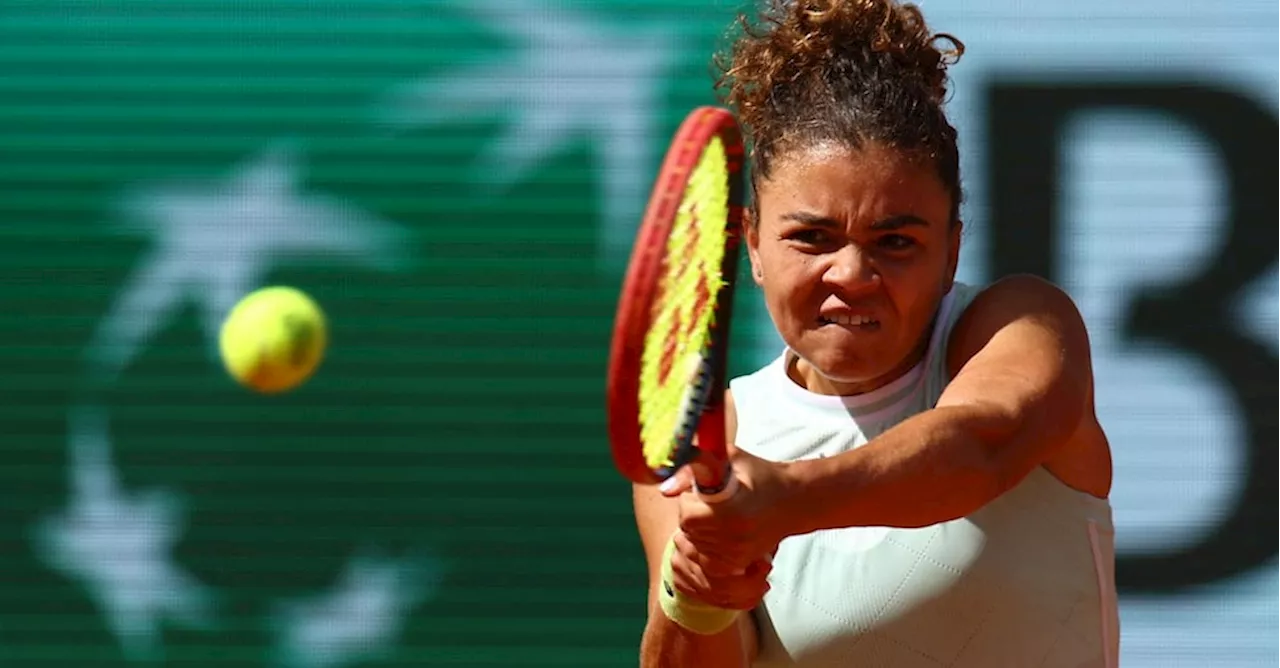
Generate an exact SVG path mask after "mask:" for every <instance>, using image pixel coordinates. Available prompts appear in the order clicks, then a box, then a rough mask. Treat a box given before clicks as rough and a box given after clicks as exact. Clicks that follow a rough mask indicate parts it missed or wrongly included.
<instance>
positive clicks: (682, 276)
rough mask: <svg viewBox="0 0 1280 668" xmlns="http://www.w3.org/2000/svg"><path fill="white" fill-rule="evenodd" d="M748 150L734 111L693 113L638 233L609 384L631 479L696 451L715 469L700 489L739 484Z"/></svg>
mask: <svg viewBox="0 0 1280 668" xmlns="http://www.w3.org/2000/svg"><path fill="white" fill-rule="evenodd" d="M743 158H744V147H743V141H742V133H741V130H740V129H739V127H738V124H737V122H736V121H735V120H734V118H733V115H732V114H731V113H730V112H728V111H727V110H724V109H720V108H717V107H699V108H697V109H695V110H694V111H693V112H691V113H690V114H689V115H688V116H687V117H686V118H685V120H684V122H683V123H681V125H680V128H679V129H678V130H677V131H676V134H675V137H674V138H673V139H672V141H671V144H670V147H669V148H668V150H667V155H666V158H665V159H664V161H663V163H662V168H661V170H660V171H659V172H658V178H657V180H656V182H655V183H654V187H653V193H652V195H651V196H650V198H649V204H648V207H647V209H646V211H645V215H644V219H643V221H642V223H641V225H640V230H639V232H638V233H637V236H636V241H635V245H634V247H633V249H632V254H631V261H630V264H629V265H628V267H627V273H626V277H625V279H624V281H623V285H622V294H621V298H620V299H619V302H618V311H617V315H616V317H615V320H614V329H613V340H612V345H611V349H610V357H609V372H608V374H609V376H608V388H607V401H608V428H609V439H610V445H611V448H612V450H613V459H614V464H615V465H616V466H617V469H618V471H619V472H621V473H622V475H623V476H625V477H627V478H629V479H630V480H631V481H633V482H636V483H640V484H657V483H660V482H662V481H663V480H665V479H667V478H668V477H670V476H671V475H672V474H674V473H675V472H676V471H678V470H679V469H680V467H682V466H685V465H686V464H689V463H690V462H692V461H694V460H695V459H698V460H701V461H702V462H703V463H705V464H706V470H711V471H713V472H714V473H713V474H712V476H711V477H709V478H708V477H707V476H706V474H704V475H703V476H700V477H699V480H698V488H699V491H700V492H701V493H703V494H704V495H709V496H716V495H718V494H727V493H731V491H732V490H730V489H726V486H728V485H729V483H731V482H732V481H733V478H732V477H731V476H730V475H729V461H728V456H727V453H726V443H725V424H724V420H725V416H724V385H725V368H726V360H727V354H728V343H729V320H730V311H731V307H732V305H733V289H734V275H735V272H736V270H737V265H738V255H739V246H740V239H741V229H742V227H741V226H742V204H743ZM695 435H696V437H697V438H696V439H695ZM695 441H696V445H695Z"/></svg>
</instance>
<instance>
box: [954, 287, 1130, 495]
mask: <svg viewBox="0 0 1280 668" xmlns="http://www.w3.org/2000/svg"><path fill="white" fill-rule="evenodd" d="M947 370H948V375H949V376H950V377H951V378H952V382H951V383H950V384H949V385H948V388H947V390H946V391H945V392H944V398H943V399H940V402H939V403H943V402H944V401H946V402H960V403H962V402H964V401H975V400H976V401H988V402H991V401H995V402H999V403H1000V404H1001V405H1004V406H1008V407H1012V408H1013V409H1014V410H1015V411H1019V412H1021V413H1022V414H1023V415H1025V416H1027V419H1028V420H1029V421H1030V422H1029V424H1031V425H1033V426H1034V431H1036V432H1037V433H1038V434H1040V435H1041V436H1042V437H1043V438H1045V439H1048V440H1050V441H1053V442H1056V443H1057V445H1056V446H1053V447H1049V448H1046V449H1045V451H1044V455H1043V457H1044V458H1043V460H1042V461H1041V463H1042V464H1043V465H1044V467H1045V468H1046V469H1048V470H1049V472H1050V473H1052V474H1054V475H1055V476H1056V477H1057V478H1058V479H1059V480H1061V481H1062V482H1063V483H1065V484H1067V485H1068V486H1070V487H1072V488H1074V489H1076V490H1079V491H1082V492H1086V493H1089V494H1092V495H1094V496H1097V497H1100V498H1105V497H1106V496H1107V495H1108V494H1109V492H1110V489H1111V479H1112V462H1111V448H1110V444H1109V443H1108V441H1107V437H1106V434H1105V433H1104V432H1103V430H1102V426H1101V425H1100V424H1099V422H1098V418H1097V413H1096V411H1095V407H1094V388H1093V382H1094V379H1093V363H1092V355H1091V352H1090V346H1089V335H1088V331H1087V329H1086V328H1085V323H1084V319H1083V317H1081V315H1080V311H1079V309H1078V308H1077V307H1076V304H1075V302H1074V301H1073V300H1072V299H1071V297H1070V295H1068V294H1067V293H1066V291H1064V290H1063V289H1062V288H1060V287H1058V286H1056V285H1054V284H1053V283H1050V282H1048V281H1046V280H1044V279H1041V278H1038V277H1036V276H1028V275H1017V276H1010V277H1008V278H1004V279H1001V280H999V281H997V282H995V283H993V284H992V285H991V286H989V287H988V288H986V289H985V290H983V291H982V293H981V294H979V295H978V296H977V297H975V298H974V300H973V303H972V304H970V305H969V308H967V309H965V312H964V314H963V315H962V316H961V317H960V319H959V320H958V321H957V322H956V325H955V327H954V328H953V330H952V333H951V338H950V340H949V341H948V344H947Z"/></svg>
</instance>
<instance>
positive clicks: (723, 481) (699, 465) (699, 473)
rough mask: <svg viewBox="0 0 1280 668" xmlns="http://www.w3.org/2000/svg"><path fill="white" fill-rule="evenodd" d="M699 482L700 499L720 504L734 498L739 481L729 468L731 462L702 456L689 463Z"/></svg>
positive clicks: (695, 478)
mask: <svg viewBox="0 0 1280 668" xmlns="http://www.w3.org/2000/svg"><path fill="white" fill-rule="evenodd" d="M688 468H689V469H690V470H691V471H692V472H693V477H694V480H695V481H696V482H697V490H698V497H699V498H700V499H702V500H703V501H705V502H707V503H718V502H720V501H724V500H727V499H729V498H730V497H732V496H733V494H734V492H736V491H737V483H738V480H737V478H736V477H734V475H733V470H732V469H731V468H730V467H729V460H727V459H722V458H719V457H712V456H702V457H699V458H698V459H695V460H693V461H692V462H690V463H689V466H688Z"/></svg>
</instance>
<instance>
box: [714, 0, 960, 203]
mask: <svg viewBox="0 0 1280 668" xmlns="http://www.w3.org/2000/svg"><path fill="white" fill-rule="evenodd" d="M736 25H737V26H738V28H739V30H740V32H739V34H737V36H736V39H735V40H734V41H733V43H732V45H731V46H730V47H729V48H728V49H727V50H725V51H722V52H721V53H719V54H717V56H716V58H715V61H714V62H715V66H716V68H717V70H718V74H719V80H718V81H717V82H716V87H717V89H718V90H719V91H720V93H721V100H722V102H724V103H725V104H726V105H727V106H729V107H730V108H732V109H733V110H734V112H735V113H736V114H737V116H738V119H739V121H740V122H741V123H742V124H743V126H744V128H745V130H746V133H747V136H748V139H749V141H750V143H751V146H752V148H751V156H752V161H753V163H754V171H753V175H752V182H753V185H754V184H756V183H758V181H757V180H758V179H760V178H766V177H768V175H769V171H770V168H771V165H772V162H773V160H774V158H776V157H777V156H779V155H780V154H781V153H783V152H785V151H786V150H788V149H792V148H797V147H803V146H811V145H813V144H816V143H821V142H839V143H842V144H844V145H846V146H849V147H850V148H855V149H856V148H859V147H861V146H862V145H864V144H865V143H867V142H875V143H879V144H881V145H884V146H886V147H889V148H894V149H897V150H902V151H908V152H912V153H915V154H917V155H919V156H920V157H922V158H927V159H929V160H930V161H932V163H933V164H934V166H935V167H936V168H937V170H938V176H939V177H940V178H941V180H942V183H943V185H945V186H946V187H947V189H948V190H949V191H950V193H951V195H952V204H951V215H952V221H953V222H954V221H956V220H958V219H959V210H960V202H961V199H962V197H963V194H962V191H961V188H960V158H959V154H958V150H957V146H956V130H955V128H954V127H952V125H951V123H950V122H949V121H948V120H947V116H946V113H945V112H944V110H943V105H944V102H945V98H946V95H947V66H949V65H952V64H954V63H955V62H956V61H957V60H959V58H960V56H961V55H962V54H963V53H964V44H963V43H961V42H960V40H958V39H956V38H955V37H953V36H951V35H948V34H945V33H937V34H934V33H931V32H930V31H929V28H928V26H927V25H926V24H925V20H924V15H923V14H921V12H920V8H919V7H917V6H915V5H913V4H902V3H899V2H897V1H896V0H770V1H769V4H768V5H767V6H766V8H765V9H764V10H763V11H761V12H760V13H759V14H758V15H757V16H755V17H754V20H753V18H752V17H750V16H748V15H747V14H741V15H739V16H738V19H737V22H736Z"/></svg>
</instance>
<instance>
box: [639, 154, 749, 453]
mask: <svg viewBox="0 0 1280 668" xmlns="http://www.w3.org/2000/svg"><path fill="white" fill-rule="evenodd" d="M728 206H729V173H728V168H727V166H726V159H725V148H724V144H723V143H722V142H721V141H720V140H719V138H716V139H714V140H712V142H711V143H709V144H708V145H707V146H706V148H705V149H704V150H703V152H702V155H701V156H700V157H699V159H698V163H697V165H696V166H695V167H694V168H693V171H692V172H691V173H690V177H689V182H688V185H687V186H686V189H685V192H684V197H683V198H682V199H681V202H680V207H679V209H678V211H677V213H676V219H675V223H674V225H673V226H672V229H671V235H670V237H669V238H668V240H667V249H666V258H665V266H664V268H663V275H662V277H661V284H660V291H659V294H658V298H657V300H656V302H655V304H654V313H653V320H652V324H651V326H650V328H649V332H648V334H647V335H646V336H645V341H644V351H643V354H642V357H641V366H640V396H639V400H640V440H641V443H642V444H643V447H644V457H645V462H646V463H647V464H648V465H649V467H650V468H652V469H657V468H659V467H662V466H668V465H670V464H671V463H672V461H671V458H672V457H673V456H674V454H675V449H676V443H677V441H676V436H677V433H678V431H679V429H680V427H681V424H682V423H683V422H684V419H685V414H686V412H687V410H688V403H689V401H690V399H691V396H690V394H691V392H692V385H693V380H694V375H695V374H696V373H697V371H698V369H699V367H700V366H701V363H702V356H703V354H704V352H705V351H706V350H707V347H708V345H709V344H710V340H711V327H712V325H713V322H712V316H713V315H714V313H715V309H716V296H717V295H718V293H719V290H720V287H721V285H722V284H723V280H722V278H721V276H720V265H721V262H722V261H723V259H724V252H725V221H726V220H727V219H728V215H729V210H728Z"/></svg>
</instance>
